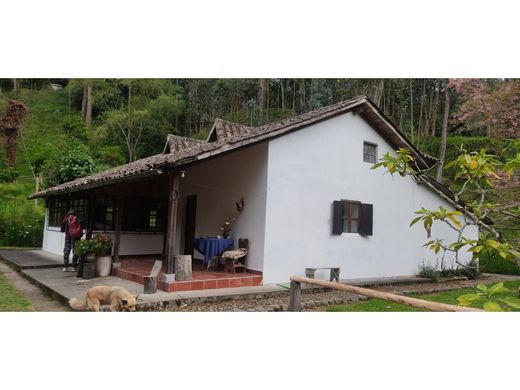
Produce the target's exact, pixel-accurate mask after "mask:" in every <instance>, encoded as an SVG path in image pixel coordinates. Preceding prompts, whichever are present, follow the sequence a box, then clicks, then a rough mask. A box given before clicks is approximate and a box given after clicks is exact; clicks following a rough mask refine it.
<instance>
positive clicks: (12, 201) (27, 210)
mask: <svg viewBox="0 0 520 390" xmlns="http://www.w3.org/2000/svg"><path fill="white" fill-rule="evenodd" d="M33 189H34V184H33V183H32V182H27V183H23V182H20V183H0V246H22V247H41V245H42V238H43V225H44V221H45V209H44V208H43V206H42V204H41V203H39V204H35V203H34V201H29V200H27V194H29V193H31V192H32V191H33Z"/></svg>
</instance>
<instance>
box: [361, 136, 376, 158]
mask: <svg viewBox="0 0 520 390" xmlns="http://www.w3.org/2000/svg"><path fill="white" fill-rule="evenodd" d="M365 146H369V147H373V148H374V154H372V153H369V152H368V151H365ZM365 157H366V158H367V159H365ZM370 157H373V159H374V161H370ZM363 162H366V163H369V164H375V163H377V144H375V143H373V142H369V141H363Z"/></svg>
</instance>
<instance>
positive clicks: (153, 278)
mask: <svg viewBox="0 0 520 390" xmlns="http://www.w3.org/2000/svg"><path fill="white" fill-rule="evenodd" d="M161 268H162V261H161V260H155V263H153V267H152V270H151V271H150V275H148V276H145V277H144V291H143V293H144V294H155V293H156V292H157V277H158V276H159V273H160V272H161Z"/></svg>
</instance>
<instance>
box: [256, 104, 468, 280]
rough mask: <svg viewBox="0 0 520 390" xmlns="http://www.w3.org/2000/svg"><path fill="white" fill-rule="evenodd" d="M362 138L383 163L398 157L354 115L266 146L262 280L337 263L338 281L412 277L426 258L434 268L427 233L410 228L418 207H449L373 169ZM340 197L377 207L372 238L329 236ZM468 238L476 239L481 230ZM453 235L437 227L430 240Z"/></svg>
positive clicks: (418, 188) (410, 184)
mask: <svg viewBox="0 0 520 390" xmlns="http://www.w3.org/2000/svg"><path fill="white" fill-rule="evenodd" d="M364 141H367V142H371V143H375V144H377V145H378V158H379V157H381V156H382V155H383V154H384V153H386V152H393V149H392V148H391V147H390V146H389V145H388V144H387V143H386V141H384V139H383V138H382V137H381V136H380V135H379V134H378V133H377V132H376V131H375V130H373V129H372V128H371V127H370V126H369V125H368V124H367V123H366V122H365V121H364V120H363V119H362V118H361V117H359V116H356V115H354V114H352V113H348V114H344V115H341V116H337V117H334V118H331V119H329V120H327V121H324V122H321V123H318V124H315V125H313V126H310V127H308V128H305V129H302V130H299V131H297V132H295V133H292V134H289V135H286V136H284V137H280V138H277V139H274V140H272V141H270V142H269V151H268V175H267V177H268V179H267V194H268V196H267V205H266V226H265V230H266V236H265V249H264V283H274V282H287V281H288V279H289V277H290V275H293V274H297V275H303V274H304V269H305V267H309V266H320V265H321V266H331V265H335V266H340V267H341V278H342V279H350V278H374V277H388V276H400V275H412V274H416V273H417V271H418V269H419V265H420V264H421V263H422V262H423V261H424V262H431V263H432V264H435V255H434V254H433V253H432V252H430V251H428V250H427V249H425V248H422V245H423V244H424V243H425V242H426V241H427V239H426V234H425V231H424V229H423V228H422V226H421V225H420V224H419V225H417V226H414V227H413V228H409V223H410V221H411V220H412V219H413V218H414V214H413V212H414V211H415V210H418V209H419V208H420V207H421V206H424V207H427V208H437V207H438V206H439V205H443V206H445V207H447V208H451V207H449V205H448V204H447V203H446V202H444V201H443V200H442V199H441V198H440V197H439V196H438V195H436V194H434V193H433V192H432V191H430V190H428V189H427V188H425V187H424V185H418V184H417V183H415V182H414V181H413V180H411V179H409V178H402V177H400V176H398V175H396V176H394V177H392V176H391V175H390V174H386V175H384V174H383V172H384V169H382V168H381V169H379V170H370V168H371V166H372V164H370V163H365V162H363V142H364ZM340 199H349V200H357V201H361V202H363V203H370V204H373V207H374V222H373V236H369V237H362V236H360V235H359V234H355V233H343V234H342V235H340V236H336V235H332V202H333V201H334V200H340ZM468 233H469V234H472V235H473V236H476V229H473V231H472V232H470V231H468ZM454 234H455V232H454V231H452V230H451V229H450V228H449V227H447V226H444V225H442V224H436V225H434V228H433V237H438V236H439V237H444V238H448V239H454V237H455V236H454ZM450 242H451V241H450ZM468 259H469V257H468ZM316 276H317V277H326V276H325V274H324V272H323V273H321V274H319V275H318V274H317V275H316Z"/></svg>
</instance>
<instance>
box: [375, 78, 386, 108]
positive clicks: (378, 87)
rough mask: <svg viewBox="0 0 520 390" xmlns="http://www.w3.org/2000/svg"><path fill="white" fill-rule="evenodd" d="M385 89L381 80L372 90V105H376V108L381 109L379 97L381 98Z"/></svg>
mask: <svg viewBox="0 0 520 390" xmlns="http://www.w3.org/2000/svg"><path fill="white" fill-rule="evenodd" d="M384 88H385V81H384V80H381V81H379V83H378V84H377V85H376V87H375V88H374V94H373V97H374V103H375V104H376V106H378V107H379V108H381V107H380V106H381V97H382V96H383V90H384Z"/></svg>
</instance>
